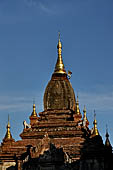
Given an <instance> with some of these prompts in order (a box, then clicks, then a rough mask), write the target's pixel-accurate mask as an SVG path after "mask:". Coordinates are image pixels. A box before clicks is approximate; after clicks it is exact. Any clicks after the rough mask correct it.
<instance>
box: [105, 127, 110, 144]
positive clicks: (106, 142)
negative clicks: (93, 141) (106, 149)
mask: <svg viewBox="0 0 113 170" xmlns="http://www.w3.org/2000/svg"><path fill="white" fill-rule="evenodd" d="M105 146H110V147H111V144H110V141H109V133H108V127H107V125H106V141H105Z"/></svg>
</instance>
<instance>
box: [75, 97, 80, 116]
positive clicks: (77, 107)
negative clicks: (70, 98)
mask: <svg viewBox="0 0 113 170" xmlns="http://www.w3.org/2000/svg"><path fill="white" fill-rule="evenodd" d="M76 109H77V110H76V111H77V115H79V114H80V109H79V100H78V95H77V101H76Z"/></svg>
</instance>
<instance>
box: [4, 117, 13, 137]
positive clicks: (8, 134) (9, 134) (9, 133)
mask: <svg viewBox="0 0 113 170" xmlns="http://www.w3.org/2000/svg"><path fill="white" fill-rule="evenodd" d="M6 128H7V132H6V135H5V139H12V135H11V132H10V123H9V115H8V123H7V126H6Z"/></svg>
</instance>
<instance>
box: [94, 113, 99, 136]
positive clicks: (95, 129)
mask: <svg viewBox="0 0 113 170" xmlns="http://www.w3.org/2000/svg"><path fill="white" fill-rule="evenodd" d="M93 125H94V128H93V134H94V135H99V132H98V129H97V120H96V113H95V110H94V121H93Z"/></svg>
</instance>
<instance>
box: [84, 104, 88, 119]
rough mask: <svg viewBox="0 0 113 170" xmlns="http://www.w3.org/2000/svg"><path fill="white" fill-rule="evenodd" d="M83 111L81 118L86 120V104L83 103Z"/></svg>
mask: <svg viewBox="0 0 113 170" xmlns="http://www.w3.org/2000/svg"><path fill="white" fill-rule="evenodd" d="M83 113H84V116H83V119H84V120H85V121H87V117H86V106H85V105H84V109H83Z"/></svg>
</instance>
